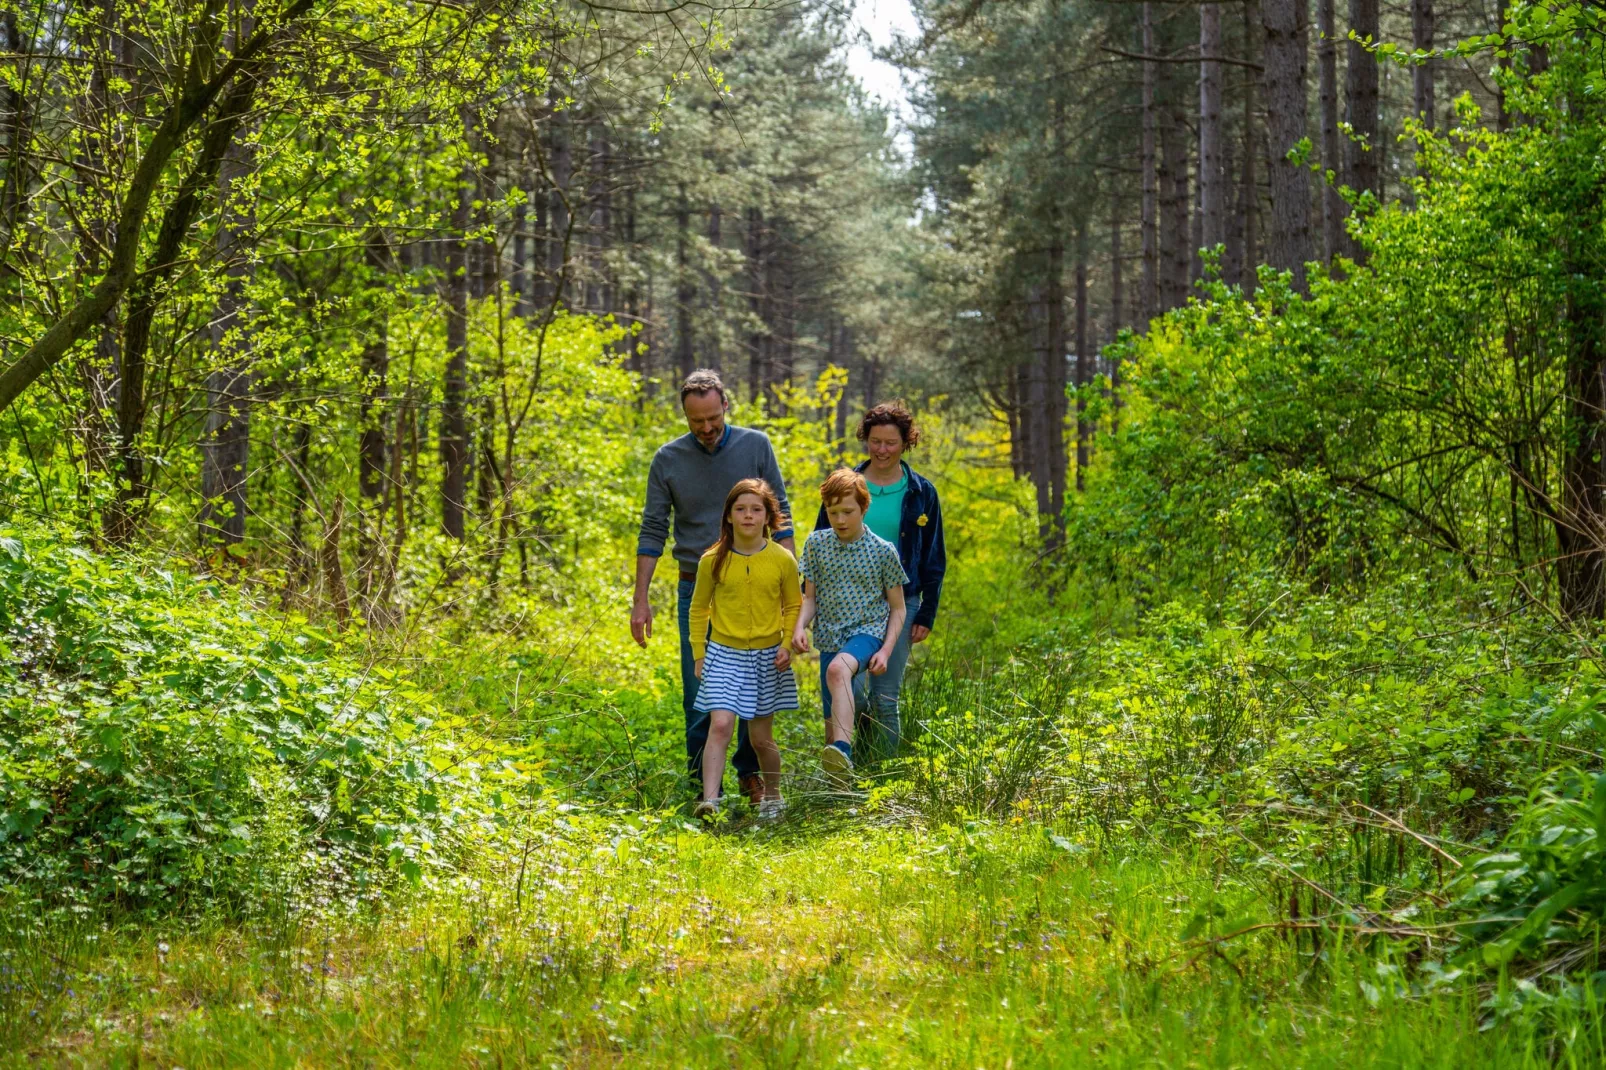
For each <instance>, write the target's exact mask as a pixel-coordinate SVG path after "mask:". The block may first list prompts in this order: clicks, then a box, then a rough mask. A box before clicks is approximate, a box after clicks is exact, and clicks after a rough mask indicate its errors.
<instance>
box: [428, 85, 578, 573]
mask: <svg viewBox="0 0 1606 1070" xmlns="http://www.w3.org/2000/svg"><path fill="white" fill-rule="evenodd" d="M469 124H470V120H469V118H468V116H467V114H466V113H465V115H464V127H465V129H467V128H468V127H469ZM473 197H474V171H473V165H472V163H468V162H465V163H464V165H463V169H462V171H461V172H460V173H459V174H458V180H457V203H456V205H454V206H453V208H452V224H451V229H452V233H451V235H450V237H449V238H448V239H447V243H446V377H445V380H444V383H443V389H442V395H441V429H440V444H441V530H443V531H444V532H445V533H446V535H447V537H448V538H451V539H455V540H456V541H457V542H462V541H464V539H465V538H466V537H467V527H466V521H465V514H466V512H467V504H468V412H467V406H468V273H467V268H468V230H469V224H470V219H471V216H470V213H471V212H472V210H473ZM560 258H561V253H560Z"/></svg>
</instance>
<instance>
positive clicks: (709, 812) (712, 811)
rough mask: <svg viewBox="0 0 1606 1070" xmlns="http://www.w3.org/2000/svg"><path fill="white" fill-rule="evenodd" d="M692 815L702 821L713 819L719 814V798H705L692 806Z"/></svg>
mask: <svg viewBox="0 0 1606 1070" xmlns="http://www.w3.org/2000/svg"><path fill="white" fill-rule="evenodd" d="M691 816H692V817H695V818H697V819H698V820H700V821H712V820H714V818H716V817H718V816H719V800H718V799H704V800H702V801H701V802H699V803H698V804H697V805H696V806H695V807H693V808H692V812H691Z"/></svg>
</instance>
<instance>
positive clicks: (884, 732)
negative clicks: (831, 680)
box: [853, 595, 920, 758]
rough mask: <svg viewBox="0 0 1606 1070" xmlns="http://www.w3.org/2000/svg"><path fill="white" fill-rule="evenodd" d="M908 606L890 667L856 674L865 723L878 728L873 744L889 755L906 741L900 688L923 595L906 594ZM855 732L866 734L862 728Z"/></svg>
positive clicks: (857, 698)
mask: <svg viewBox="0 0 1606 1070" xmlns="http://www.w3.org/2000/svg"><path fill="white" fill-rule="evenodd" d="M904 607H905V608H906V609H907V610H908V612H906V613H905V614H904V616H903V630H902V631H900V632H899V633H898V642H897V645H895V646H894V647H893V648H892V656H891V657H889V658H888V659H887V671H886V672H884V673H882V674H881V675H880V676H872V675H870V672H869V670H868V669H865V670H864V671H862V672H860V673H859V674H858V675H856V676H855V677H854V678H853V698H854V705H856V706H858V707H859V709H861V710H862V711H864V712H863V713H862V714H861V715H860V716H861V717H863V719H864V721H865V722H867V723H866V725H865V727H868V728H872V729H874V732H873V733H872V735H871V746H872V747H873V748H874V749H875V752H876V753H878V754H880V755H881V756H882V757H885V758H890V757H893V756H894V755H896V754H897V753H898V747H899V746H900V745H901V744H902V742H903V719H902V715H901V714H899V712H898V691H899V690H900V689H901V688H902V687H903V672H904V670H905V669H907V668H908V667H909V648H910V646H912V645H913V644H911V643H910V642H909V630H910V629H911V628H913V627H914V620H915V614H916V613H919V612H920V596H919V595H915V596H914V597H913V598H907V597H906V599H905V601H904ZM854 735H855V736H856V737H858V738H861V739H862V738H864V737H863V736H860V735H859V733H858V732H855V733H854Z"/></svg>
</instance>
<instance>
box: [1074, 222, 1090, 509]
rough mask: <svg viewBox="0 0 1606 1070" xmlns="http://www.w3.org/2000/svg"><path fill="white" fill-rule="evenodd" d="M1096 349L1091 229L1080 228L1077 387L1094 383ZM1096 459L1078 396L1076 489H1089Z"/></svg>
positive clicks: (1083, 400)
mask: <svg viewBox="0 0 1606 1070" xmlns="http://www.w3.org/2000/svg"><path fill="white" fill-rule="evenodd" d="M1093 356H1094V354H1093V347H1092V343H1091V342H1090V341H1089V339H1088V335H1087V229H1086V228H1085V227H1083V226H1080V225H1078V226H1077V228H1076V385H1077V387H1078V388H1085V387H1086V386H1087V384H1088V383H1091V382H1092V381H1093ZM1092 459H1093V428H1092V425H1091V424H1090V423H1089V422H1088V419H1087V395H1086V393H1085V392H1082V393H1078V394H1077V396H1076V489H1077V491H1078V492H1081V491H1084V490H1086V489H1087V467H1088V465H1089V464H1091V463H1092Z"/></svg>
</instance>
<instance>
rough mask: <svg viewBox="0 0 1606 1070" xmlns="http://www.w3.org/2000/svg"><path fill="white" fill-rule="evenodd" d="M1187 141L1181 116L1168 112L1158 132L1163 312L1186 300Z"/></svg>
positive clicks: (1188, 231)
mask: <svg viewBox="0 0 1606 1070" xmlns="http://www.w3.org/2000/svg"><path fill="white" fill-rule="evenodd" d="M1188 140H1189V139H1188V130H1187V126H1186V124H1185V123H1184V122H1183V118H1182V116H1181V115H1180V114H1178V113H1177V112H1175V111H1172V110H1169V109H1168V110H1167V112H1166V123H1165V125H1164V126H1163V127H1161V129H1160V183H1161V185H1160V195H1161V197H1162V198H1163V200H1162V202H1161V204H1160V227H1161V230H1160V249H1161V255H1162V261H1163V263H1162V277H1161V301H1162V302H1163V304H1164V306H1165V307H1166V308H1177V307H1179V306H1181V305H1183V304H1186V303H1187V300H1188V274H1189V271H1188V269H1189V266H1190V264H1191V262H1192V260H1193V248H1192V246H1193V241H1192V240H1191V239H1192V228H1191V226H1190V223H1191V220H1190V218H1189V216H1190V214H1191V213H1190V212H1189V211H1188V207H1189V206H1188Z"/></svg>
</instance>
